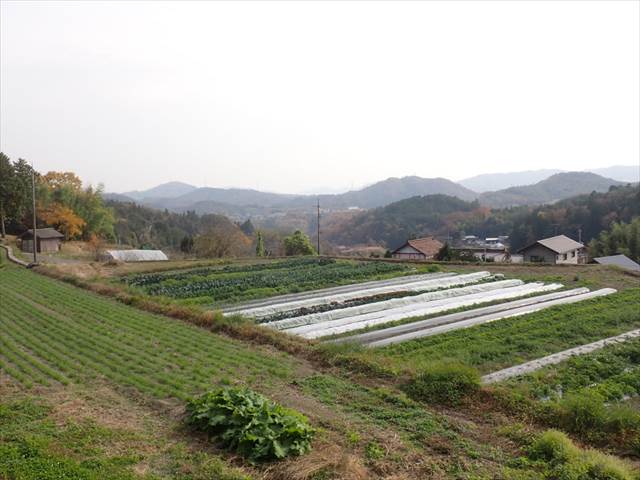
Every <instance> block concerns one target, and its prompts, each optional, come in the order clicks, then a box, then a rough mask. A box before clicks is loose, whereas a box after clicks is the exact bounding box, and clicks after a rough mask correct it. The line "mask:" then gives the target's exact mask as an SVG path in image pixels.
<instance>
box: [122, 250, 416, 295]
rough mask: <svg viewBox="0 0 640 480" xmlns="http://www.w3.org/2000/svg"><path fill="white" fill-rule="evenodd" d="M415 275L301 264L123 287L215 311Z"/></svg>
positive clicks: (377, 267) (193, 273) (392, 267)
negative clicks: (242, 303) (216, 307)
mask: <svg viewBox="0 0 640 480" xmlns="http://www.w3.org/2000/svg"><path fill="white" fill-rule="evenodd" d="M421 270H427V268H424V267H423V268H422V269H421ZM417 272H418V269H416V268H415V267H410V266H406V265H400V264H383V263H374V262H370V263H358V262H353V261H344V260H342V261H337V260H331V259H316V258H300V259H293V260H278V261H273V262H268V263H255V264H245V265H226V266H222V267H203V268H196V269H186V270H179V271H174V272H172V271H169V272H157V273H143V274H137V275H130V276H126V277H124V278H123V281H124V282H125V283H126V284H127V285H128V286H130V287H134V288H137V289H139V290H141V291H142V292H144V293H146V294H149V295H153V296H163V297H168V298H171V299H175V300H177V301H179V302H182V303H190V304H203V305H212V304H216V305H219V304H229V303H234V302H238V301H241V300H250V299H258V298H264V297H270V296H273V295H279V294H286V293H291V292H304V291H308V290H315V289H319V288H324V287H330V286H336V285H347V284H352V283H355V282H364V281H367V280H375V279H383V278H391V277H394V276H398V275H406V274H410V273H417Z"/></svg>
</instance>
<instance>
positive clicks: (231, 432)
mask: <svg viewBox="0 0 640 480" xmlns="http://www.w3.org/2000/svg"><path fill="white" fill-rule="evenodd" d="M187 422H188V423H189V424H191V425H193V426H195V427H196V428H197V429H199V430H202V431H205V432H207V433H208V434H209V435H210V436H211V437H212V438H215V439H216V440H218V441H219V442H220V443H221V444H222V445H223V446H224V447H226V448H228V449H230V450H235V451H237V452H238V453H240V454H241V455H243V456H244V457H246V458H248V459H249V460H250V461H251V462H258V461H266V460H274V459H280V458H284V457H286V456H288V455H302V454H304V453H307V452H308V451H309V450H310V449H311V439H312V438H313V435H314V433H315V429H314V428H313V427H312V426H311V425H310V424H309V421H308V420H307V418H306V417H305V416H304V415H302V414H300V413H298V412H296V411H294V410H290V409H288V408H285V407H283V406H281V405H278V404H276V403H274V402H272V401H270V400H269V399H268V398H266V397H264V396H263V395H260V394H259V393H256V392H254V391H252V390H249V389H247V388H230V387H225V388H220V389H217V390H213V391H210V392H207V393H205V394H204V395H202V396H201V397H199V398H196V399H193V400H190V401H189V402H188V404H187Z"/></svg>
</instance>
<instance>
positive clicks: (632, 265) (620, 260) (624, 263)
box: [593, 255, 640, 272]
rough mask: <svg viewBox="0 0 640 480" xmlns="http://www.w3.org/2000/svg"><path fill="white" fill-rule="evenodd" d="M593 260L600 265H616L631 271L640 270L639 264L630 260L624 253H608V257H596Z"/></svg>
mask: <svg viewBox="0 0 640 480" xmlns="http://www.w3.org/2000/svg"><path fill="white" fill-rule="evenodd" d="M593 261H594V262H596V263H599V264H600V265H615V266H616V267H620V268H624V269H625V270H631V271H633V272H640V265H639V264H637V263H636V262H634V261H633V260H631V259H630V258H629V257H627V256H626V255H610V256H608V257H596V258H594V259H593Z"/></svg>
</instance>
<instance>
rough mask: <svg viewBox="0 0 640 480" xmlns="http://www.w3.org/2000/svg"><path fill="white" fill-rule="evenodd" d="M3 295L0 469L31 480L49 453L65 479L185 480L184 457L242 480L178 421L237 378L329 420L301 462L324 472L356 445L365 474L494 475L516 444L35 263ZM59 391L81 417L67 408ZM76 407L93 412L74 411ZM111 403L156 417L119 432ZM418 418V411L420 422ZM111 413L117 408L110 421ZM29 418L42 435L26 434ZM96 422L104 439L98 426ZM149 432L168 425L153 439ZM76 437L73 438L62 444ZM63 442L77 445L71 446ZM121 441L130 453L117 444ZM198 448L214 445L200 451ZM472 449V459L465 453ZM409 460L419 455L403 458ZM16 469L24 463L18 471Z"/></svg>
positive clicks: (10, 277)
mask: <svg viewBox="0 0 640 480" xmlns="http://www.w3.org/2000/svg"><path fill="white" fill-rule="evenodd" d="M0 295H1V297H2V299H3V308H2V310H1V311H0V328H2V331H3V333H5V335H3V336H2V340H1V342H0V368H1V369H2V375H0V380H1V381H0V391H1V392H2V407H0V412H2V414H3V415H5V417H4V418H10V419H11V421H10V422H7V423H6V424H4V425H5V428H6V430H4V431H2V432H0V435H2V447H1V448H6V449H7V450H6V451H7V452H8V453H9V454H11V457H5V458H13V460H10V461H8V463H5V464H2V463H0V468H3V469H5V470H0V472H5V473H6V472H14V473H15V472H22V474H24V475H26V477H25V478H33V477H29V476H28V473H29V469H31V468H36V467H37V465H42V464H43V463H47V464H51V463H53V464H55V465H58V466H59V467H60V468H61V469H62V470H59V469H53V470H51V472H53V473H51V478H59V476H60V475H62V473H61V472H67V473H65V474H68V475H71V474H72V473H73V474H76V475H77V477H78V478H127V476H129V477H131V478H138V477H145V478H147V477H148V478H184V477H180V476H179V471H180V469H181V468H182V467H180V465H181V464H184V465H188V467H184V468H189V469H193V470H194V471H196V472H199V473H198V475H204V474H203V473H202V472H211V471H215V472H217V471H220V472H223V473H220V474H216V475H218V476H217V477H216V476H214V477H213V478H240V477H239V476H238V475H239V474H237V472H236V473H234V471H233V469H232V468H231V467H229V466H224V465H222V466H221V462H220V460H219V456H220V454H221V453H220V452H218V451H217V450H213V451H212V449H211V447H207V446H203V445H202V444H199V443H198V441H195V443H194V440H192V439H191V438H190V436H189V435H187V432H185V431H184V429H182V430H181V428H180V427H179V424H180V421H179V419H180V415H181V411H182V408H181V406H180V405H181V404H182V402H183V401H184V399H186V398H188V397H189V396H191V395H193V394H195V393H198V392H201V391H203V390H206V389H207V388H210V387H211V386H212V385H216V384H224V383H234V382H241V383H242V384H247V385H250V386H251V387H253V388H255V389H257V390H259V391H262V392H264V393H266V394H268V395H270V396H271V397H272V398H274V399H276V400H278V401H280V402H283V403H284V404H289V405H290V406H292V407H294V408H297V409H299V410H301V411H302V412H303V413H305V414H307V415H309V417H310V418H311V420H312V422H314V423H316V424H318V425H322V426H323V433H322V435H321V436H320V438H319V439H318V440H317V442H316V446H315V452H316V453H315V455H316V456H315V457H313V453H312V454H310V455H311V457H310V458H311V459H309V460H307V459H305V458H304V457H303V458H302V459H301V461H303V462H305V461H310V462H316V463H318V464H319V465H320V467H318V468H320V469H322V468H331V469H336V470H337V471H339V470H340V468H342V467H341V466H340V465H337V464H336V462H342V460H343V457H344V455H345V453H344V452H348V455H347V457H348V458H350V459H351V460H349V462H352V463H354V464H355V465H356V467H353V468H355V470H357V471H360V472H371V475H370V476H369V474H367V475H365V476H360V477H354V478H382V477H383V476H382V475H380V474H377V473H375V472H376V469H382V470H380V471H397V472H402V471H405V470H406V469H407V465H409V466H410V468H412V469H418V470H413V472H414V473H407V475H408V478H415V476H414V475H422V473H424V471H426V470H423V469H428V470H429V471H440V472H446V471H449V470H450V469H452V468H454V467H453V465H458V466H456V467H455V469H456V471H460V472H467V473H469V474H471V473H472V472H476V473H478V474H482V472H484V474H483V475H485V476H489V475H491V473H490V472H491V471H495V469H500V468H501V467H500V464H501V462H506V460H507V459H508V458H509V456H510V453H509V452H508V451H503V450H501V449H498V450H495V449H494V448H493V447H491V448H488V447H484V446H483V445H482V442H480V439H479V438H475V435H466V434H463V429H462V427H458V426H456V425H457V422H458V421H457V420H455V419H449V418H447V417H446V416H443V415H442V414H439V413H435V412H433V413H431V412H428V411H426V410H425V408H424V407H423V406H422V405H421V404H419V403H417V402H415V401H413V400H410V399H408V398H406V397H405V396H404V395H403V394H401V393H400V392H399V391H396V390H394V389H393V388H391V389H388V390H385V391H381V390H378V389H375V388H371V387H364V386H357V385H356V384H353V383H351V382H350V381H349V380H346V379H338V378H336V377H334V376H332V375H331V374H326V373H322V372H321V371H318V370H316V369H315V368H314V367H312V366H311V365H309V364H308V363H306V362H304V361H300V360H299V359H296V358H294V357H292V356H290V355H287V354H285V353H281V352H279V351H277V350H273V349H269V348H264V347H259V346H255V345H252V346H250V345H246V344H243V343H242V342H239V341H237V340H233V339H230V338H226V337H223V336H220V335H215V334H212V333H210V332H207V331H205V330H203V329H202V328H199V327H195V326H190V325H187V324H184V323H182V322H179V321H177V320H175V319H170V318H166V317H162V316H158V315H152V314H149V313H146V312H142V311H139V310H136V309H134V308H132V307H128V306H126V305H122V304H120V303H117V302H115V301H112V300H109V299H105V298H103V297H100V296H98V295H95V294H92V293H88V292H85V291H82V290H80V289H78V288H76V287H73V286H70V285H67V284H64V283H61V282H58V281H55V280H52V279H48V278H46V277H43V276H40V275H37V274H35V273H33V272H30V271H28V270H25V269H20V268H17V267H14V266H12V265H4V266H3V268H1V269H0ZM320 378H321V379H322V383H326V382H329V383H328V384H329V385H339V386H340V389H341V390H342V391H345V392H353V393H352V395H354V403H351V402H346V403H344V404H340V405H335V402H334V401H333V400H332V399H331V398H328V397H327V396H326V394H325V393H324V391H323V390H322V389H321V388H319V385H320V384H319V383H318V381H319V380H318V379H320ZM103 392H106V393H103ZM61 398H64V402H62V404H64V405H66V407H65V409H67V408H68V409H70V410H73V412H72V413H65V412H66V410H65V412H60V411H58V410H59V408H60V407H59V405H60V403H61ZM107 405H108V408H107ZM72 406H73V408H72ZM383 406H384V409H382V410H381V408H382V407H383ZM75 408H80V409H81V410H82V412H84V413H85V414H86V413H88V412H93V415H88V417H89V418H87V419H86V421H85V420H78V421H76V420H74V419H75V417H76V416H77V415H76V412H75ZM20 412H24V414H22V413H20ZM95 412H100V413H95ZM107 412H110V415H111V416H113V417H114V418H118V419H120V420H122V418H123V417H125V418H128V415H129V414H128V413H125V412H139V414H140V415H141V416H143V417H144V418H147V419H148V420H149V422H151V424H152V425H151V426H149V425H147V424H146V423H145V422H137V421H135V422H134V421H133V420H131V422H133V423H135V424H136V428H135V429H134V430H135V431H133V432H132V431H131V430H130V429H129V427H131V425H129V423H130V422H129V421H127V422H125V423H126V424H127V425H126V428H124V427H122V428H120V427H118V428H116V429H115V431H114V430H113V429H109V428H107V427H105V425H104V424H103V423H100V422H102V421H103V420H104V418H102V417H103V416H104V415H106V414H107ZM60 417H64V418H60ZM96 417H97V419H96ZM159 418H160V419H163V420H162V421H160V420H159ZM408 418H422V419H423V424H420V425H416V424H415V422H412V421H408V420H407V419H408ZM112 421H113V419H112V418H111V417H109V420H108V423H109V424H111V422H112ZM52 422H53V423H52ZM78 422H79V423H78ZM96 422H97V423H96ZM157 422H160V424H156V423H157ZM117 423H118V424H120V423H121V422H120V421H119V422H117ZM138 423H144V424H143V425H138ZM103 427H104V428H103ZM25 428H26V429H27V432H30V431H33V432H32V435H30V436H27V437H22V436H16V435H17V434H16V433H15V432H17V431H19V430H20V431H22V430H24V429H25ZM105 428H106V429H105ZM96 430H97V431H98V432H101V433H100V435H101V437H100V439H98V438H96V436H95V435H94V434H93V433H92V432H93V431H96ZM151 431H154V432H158V431H159V432H162V435H160V436H159V437H158V438H155V437H154V440H153V441H152V440H150V432H151ZM11 432H14V433H11ZM74 432H75V433H74ZM72 433H73V434H74V435H75V437H74V438H73V439H72V440H69V441H68V442H67V440H64V439H67V437H69V436H71V435H72ZM163 435H166V437H165V436H163ZM102 436H104V439H102ZM432 438H438V439H439V440H438V442H439V445H442V444H443V442H446V443H451V445H450V446H449V447H447V449H448V450H447V451H448V453H447V454H446V455H443V454H442V453H441V452H439V451H438V450H437V449H435V450H434V449H433V448H432V447H431V446H430V443H431V442H430V440H431V439H432ZM30 439H37V450H33V451H34V452H35V453H34V456H33V465H36V467H33V465H32V464H31V463H29V464H27V463H23V462H20V461H19V457H20V455H21V454H20V452H21V451H23V450H21V448H23V445H24V442H30V441H31V440H30ZM365 439H366V440H365ZM34 441H36V440H34ZM63 441H64V442H67V443H65V445H66V447H65V448H62V449H61V448H60V445H61V443H60V442H63ZM146 442H148V443H149V444H150V445H153V446H154V447H153V448H151V447H150V446H145V445H146ZM176 442H177V445H178V446H176ZM112 444H113V445H112ZM114 445H115V446H114ZM180 445H182V446H180ZM116 447H117V448H116ZM33 448H35V446H34V447H33ZM496 448H497V447H496ZM112 449H116V450H117V452H121V453H122V451H124V452H129V453H127V454H125V453H122V454H120V453H118V454H114V453H113V452H112ZM202 449H204V453H201V454H196V453H194V452H197V451H198V450H202ZM70 450H71V451H70ZM149 450H152V451H151V452H149ZM470 451H472V452H473V454H472V455H473V457H469V458H468V459H467V460H462V459H465V458H467V457H468V456H469V455H470V453H469V452H470ZM132 452H136V453H135V454H133V453H132ZM327 452H329V456H328V457H327V456H326V455H327ZM367 452H369V453H367ZM409 458H411V459H412V462H408V463H407V462H405V461H404V459H409ZM163 459H164V461H163ZM167 459H172V460H167ZM167 461H169V462H170V463H171V462H174V464H170V465H167V464H166V462H167ZM332 462H333V463H332ZM460 462H462V463H463V464H464V465H465V466H464V467H460V466H459V464H460ZM227 463H228V462H227ZM231 463H232V464H234V463H235V464H236V465H237V466H239V467H242V470H243V472H244V473H245V474H248V475H251V476H252V477H255V478H298V477H296V476H295V475H294V474H293V473H290V474H285V473H283V472H294V471H296V470H297V468H296V467H295V460H294V461H292V463H291V464H289V463H284V464H282V465H281V466H280V467H279V468H280V470H278V469H275V470H274V469H273V468H269V469H267V470H266V471H263V470H261V469H259V468H252V467H250V466H247V465H243V464H241V463H240V464H238V461H237V460H236V461H235V462H233V461H232V462H231ZM18 466H20V468H22V469H24V470H15V468H18ZM11 468H14V470H10V469H11ZM52 468H53V467H52ZM56 468H57V467H56ZM460 468H462V470H460ZM139 471H142V472H144V474H142V475H138V473H137V472H139ZM97 472H100V473H97ZM278 472H279V473H278ZM417 472H422V473H417ZM92 475H93V476H92ZM100 475H104V476H100ZM224 475H226V476H224ZM270 475H271V476H270ZM278 475H279V476H278ZM287 475H289V476H287ZM189 478H191V477H189ZM193 478H211V477H205V476H197V477H196V476H194V477H193ZM330 478H331V477H330ZM332 478H342V477H341V476H340V475H338V476H337V477H332ZM487 478H488V477H487Z"/></svg>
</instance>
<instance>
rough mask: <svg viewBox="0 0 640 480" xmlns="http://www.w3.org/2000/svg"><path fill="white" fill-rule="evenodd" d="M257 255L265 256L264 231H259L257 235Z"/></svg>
mask: <svg viewBox="0 0 640 480" xmlns="http://www.w3.org/2000/svg"><path fill="white" fill-rule="evenodd" d="M256 256H257V257H264V256H265V251H264V240H263V238H262V232H260V231H258V234H257V237H256Z"/></svg>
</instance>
